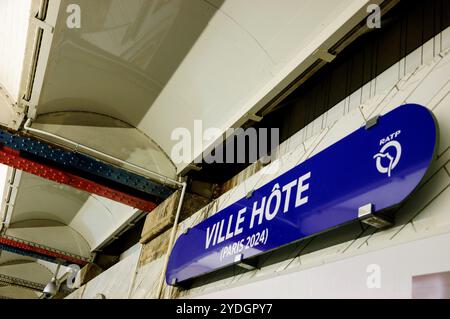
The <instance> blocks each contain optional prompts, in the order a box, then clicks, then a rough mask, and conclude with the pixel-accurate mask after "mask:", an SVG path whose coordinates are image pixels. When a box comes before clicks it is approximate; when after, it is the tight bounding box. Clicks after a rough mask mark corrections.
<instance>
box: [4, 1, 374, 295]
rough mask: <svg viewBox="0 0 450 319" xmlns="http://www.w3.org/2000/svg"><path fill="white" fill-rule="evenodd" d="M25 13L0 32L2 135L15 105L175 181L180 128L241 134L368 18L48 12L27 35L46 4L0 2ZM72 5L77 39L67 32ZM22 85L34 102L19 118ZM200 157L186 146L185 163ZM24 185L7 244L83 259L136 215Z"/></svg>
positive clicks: (38, 184)
mask: <svg viewBox="0 0 450 319" xmlns="http://www.w3.org/2000/svg"><path fill="white" fill-rule="evenodd" d="M30 1H31V2H30ZM19 2H21V5H23V7H22V8H19V9H20V10H19V11H20V14H19V15H17V16H16V18H15V19H9V20H8V21H6V20H5V21H0V32H1V36H2V38H1V41H0V86H2V87H5V86H6V87H7V90H8V91H9V92H10V93H11V94H10V97H9V98H7V99H6V98H5V94H3V95H2V94H0V125H2V126H6V127H8V128H9V129H13V130H17V129H18V127H19V124H20V122H22V121H21V118H20V116H19V115H18V113H20V110H19V112H17V111H15V109H13V108H12V107H11V105H13V104H14V103H15V102H19V105H18V107H21V106H24V107H25V106H26V107H28V113H27V115H28V116H29V117H30V118H32V119H33V122H32V127H33V128H35V129H40V130H44V131H47V132H50V133H53V134H56V135H59V136H61V137H64V138H67V139H70V140H73V141H75V142H77V143H81V144H84V145H86V146H89V147H91V148H93V149H95V150H97V151H101V152H104V153H106V154H109V155H111V156H114V157H116V158H119V159H121V160H123V161H127V162H129V163H132V164H136V165H139V166H141V167H144V168H146V169H148V170H151V171H154V172H157V173H160V174H162V175H165V176H168V177H171V178H175V177H176V175H177V173H179V172H182V171H184V170H186V168H187V167H188V165H189V161H188V162H186V163H173V159H172V158H171V150H172V147H173V146H174V144H175V143H176V142H177V141H176V140H172V133H173V131H174V129H176V128H186V129H188V130H189V131H190V132H191V134H193V133H194V127H193V126H194V121H195V120H197V119H200V120H202V126H203V128H204V129H205V128H210V127H214V128H219V129H220V131H221V132H224V131H225V130H226V129H227V128H229V127H232V126H239V125H240V124H242V123H243V122H245V121H246V119H248V118H249V117H252V116H253V115H254V114H255V113H256V112H257V111H258V110H259V109H260V108H262V107H263V106H264V105H266V104H267V103H268V102H269V101H270V100H272V99H273V98H274V97H275V96H276V95H277V94H278V93H279V92H280V91H281V90H282V89H284V88H285V87H286V86H287V85H288V84H289V83H291V82H292V81H293V80H294V79H295V78H296V77H297V76H299V75H300V74H301V73H302V72H303V71H305V70H306V69H308V67H310V66H311V65H312V64H313V63H314V62H316V61H317V60H318V59H320V58H321V57H322V58H323V52H326V51H327V50H328V49H329V48H330V47H331V46H332V45H334V44H335V43H336V42H337V41H339V40H340V39H341V38H343V37H344V35H345V34H346V33H347V32H348V31H350V30H351V29H352V28H353V27H354V26H355V25H356V24H358V23H359V22H360V21H361V20H362V19H363V18H364V16H366V14H367V12H366V5H367V3H368V2H369V1H367V0H320V1H316V0H281V1H274V0H258V1H251V0H189V1H187V0H169V1H167V0H50V1H49V5H48V10H47V17H46V19H45V21H35V20H33V18H32V19H31V20H32V21H34V22H35V23H28V20H29V17H30V15H31V16H33V17H34V16H35V13H36V12H35V11H33V10H37V8H39V7H40V6H39V4H40V3H41V1H40V0H20V1H16V0H0V8H1V9H2V10H5V11H3V12H2V11H1V10H0V17H2V13H4V12H7V11H8V10H10V9H11V8H12V6H13V4H14V5H16V3H19ZM372 2H373V1H372ZM375 2H381V1H375ZM73 4H77V5H79V7H80V9H81V11H80V13H81V15H80V18H81V28H79V29H77V28H73V29H71V28H68V26H67V24H66V22H67V18H68V17H69V15H70V12H69V13H68V12H67V9H68V6H69V5H73ZM17 5H18V4H17ZM17 8H18V7H17ZM30 8H31V13H30ZM69 11H70V10H69ZM8 12H9V11H8ZM19 16H20V17H19ZM8 17H9V15H8ZM0 20H2V19H0ZM37 28H41V29H40V30H41V31H42V34H43V35H42V43H41V44H40V47H39V56H38V59H37V66H36V73H35V74H33V76H32V77H30V74H25V73H26V72H21V70H22V69H25V70H26V69H27V68H26V67H25V68H24V66H28V67H29V66H30V61H28V60H27V55H28V56H29V57H30V56H32V54H31V52H32V48H33V46H34V42H33V41H34V40H35V38H34V37H33V36H32V35H34V34H35V33H36V30H37ZM27 29H28V43H27V47H28V48H29V50H28V51H29V52H28V51H27V50H25V48H26V46H25V42H24V41H25V40H26V38H27V32H26V30H27ZM24 30H25V31H24ZM30 35H31V36H30ZM12 44H14V45H12ZM16 49H17V51H14V50H16ZM15 52H16V53H15ZM325 56H326V54H325ZM24 57H25V59H24ZM327 58H329V56H327ZM13 66H14V67H13ZM8 72H9V73H8ZM22 73H24V74H22ZM28 78H30V79H33V83H32V84H33V85H32V91H31V96H30V100H29V101H27V102H23V104H24V105H21V100H20V99H21V97H22V96H24V95H25V92H26V91H27V90H26V88H27V86H26V85H25V84H26V83H25V82H26V81H21V79H28ZM0 93H1V92H0ZM11 97H13V98H11ZM17 117H19V119H20V120H18V119H17ZM22 124H23V122H22ZM30 134H32V133H31V132H30ZM38 135H39V134H38ZM39 137H41V138H43V137H45V138H47V139H48V137H46V136H41V135H40V136H39ZM50 142H57V141H56V140H50ZM58 142H60V141H58ZM61 143H62V144H64V143H63V142H61ZM209 143H213V141H209ZM65 146H73V145H65ZM207 146H208V145H207V144H206V143H205V144H204V145H202V144H198V143H195V144H194V143H193V151H192V153H191V154H190V156H189V158H190V161H192V160H194V159H195V158H197V157H198V155H199V154H201V152H202V151H203V150H204V149H205V148H206V147H207ZM91 155H95V156H98V154H91ZM103 160H106V161H108V159H107V158H106V159H105V158H104V159H103ZM114 164H117V163H114ZM19 175H20V174H19ZM20 176H21V177H20V178H19V177H18V178H17V179H16V180H14V181H11V183H12V184H13V185H11V186H10V185H9V183H7V187H8V188H9V187H11V189H12V191H11V192H12V193H11V194H12V195H11V196H12V198H13V199H15V201H12V202H11V203H9V206H8V207H9V208H8V209H6V210H4V211H3V212H2V213H1V214H0V216H2V215H4V217H5V222H6V226H7V229H6V230H5V229H3V230H4V231H5V232H6V235H9V236H13V237H17V238H20V239H23V240H26V241H30V242H33V243H37V244H40V245H44V246H48V247H51V248H55V249H59V250H61V251H64V252H67V253H70V254H75V255H79V256H82V257H88V256H89V255H90V253H91V252H92V251H93V250H95V249H97V248H98V247H101V246H102V245H103V244H105V242H107V241H108V239H109V238H111V237H112V236H113V235H114V234H115V232H116V231H117V230H118V229H119V228H121V227H123V226H126V225H127V224H128V223H129V222H132V221H133V219H135V218H137V216H138V215H140V213H141V212H139V211H137V210H136V209H132V208H130V207H127V206H124V205H122V204H118V203H115V202H112V201H110V200H107V199H104V198H100V197H98V196H94V195H90V194H88V193H85V192H81V191H78V190H75V189H73V188H70V187H67V186H62V185H59V184H57V183H54V182H51V181H48V180H44V179H41V178H38V177H35V176H32V175H30V174H27V173H22V174H21V175H20ZM5 211H6V212H7V214H5ZM0 273H1V269H0ZM0 295H1V291H0Z"/></svg>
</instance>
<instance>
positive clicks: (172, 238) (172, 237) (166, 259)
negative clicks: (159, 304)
mask: <svg viewBox="0 0 450 319" xmlns="http://www.w3.org/2000/svg"><path fill="white" fill-rule="evenodd" d="M186 187H187V183H186V182H183V188H182V189H181V195H180V200H179V201H178V207H177V212H176V214H175V220H174V222H173V227H172V231H171V233H170V239H169V246H168V247H167V253H166V256H165V257H164V266H163V271H162V273H161V277H160V278H159V283H158V288H157V290H156V291H157V298H158V299H161V293H162V289H163V286H164V280H165V277H166V271H167V265H168V264H169V256H170V253H171V252H172V246H173V242H174V241H175V235H176V233H177V231H176V229H177V226H178V220H179V218H180V212H181V207H182V206H183V201H184V194H185V193H186ZM150 293H151V291H150V292H149V293H148V294H147V297H149V295H150Z"/></svg>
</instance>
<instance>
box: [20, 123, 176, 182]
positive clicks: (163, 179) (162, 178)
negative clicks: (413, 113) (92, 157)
mask: <svg viewBox="0 0 450 319" xmlns="http://www.w3.org/2000/svg"><path fill="white" fill-rule="evenodd" d="M23 128H24V129H25V131H29V132H33V133H37V134H41V135H45V136H48V137H51V138H54V139H57V140H60V141H63V142H65V143H69V144H72V145H73V146H75V151H78V149H79V148H80V147H81V148H83V149H84V150H87V151H89V152H92V153H95V154H97V155H100V156H103V157H106V158H108V159H110V160H113V161H115V162H118V163H121V164H123V165H125V166H128V167H133V168H135V169H137V170H139V171H141V172H145V173H146V174H148V175H151V176H153V177H154V178H155V179H156V180H158V181H159V182H162V183H163V185H167V184H169V185H171V186H174V187H177V188H178V187H181V186H183V183H181V182H179V181H177V180H175V179H173V178H170V177H167V176H164V175H162V174H159V173H156V172H153V171H150V170H148V169H146V168H144V167H141V166H139V165H136V164H133V163H130V162H126V161H124V160H121V159H120V158H117V157H114V156H111V155H109V154H106V153H103V152H101V151H97V150H96V149H93V148H91V147H89V146H86V145H83V144H80V143H78V142H75V141H72V140H69V139H67V138H65V137H62V136H59V135H56V134H53V133H50V132H47V131H43V130H39V129H35V128H32V127H31V118H28V119H27V121H26V122H25V125H24V127H23ZM148 177H150V176H148Z"/></svg>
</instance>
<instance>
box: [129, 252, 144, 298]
mask: <svg viewBox="0 0 450 319" xmlns="http://www.w3.org/2000/svg"><path fill="white" fill-rule="evenodd" d="M142 247H144V245H143V244H141V243H139V254H138V258H137V261H136V266H135V267H134V272H133V275H132V277H131V282H130V287H128V294H127V299H130V297H131V293H132V292H133V288H134V283H135V282H136V276H137V273H138V267H139V261H140V260H141V255H142Z"/></svg>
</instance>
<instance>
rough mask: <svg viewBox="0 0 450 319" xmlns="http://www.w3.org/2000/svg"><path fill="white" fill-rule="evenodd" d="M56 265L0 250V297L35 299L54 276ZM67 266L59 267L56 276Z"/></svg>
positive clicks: (59, 276) (64, 272) (63, 272)
mask: <svg viewBox="0 0 450 319" xmlns="http://www.w3.org/2000/svg"><path fill="white" fill-rule="evenodd" d="M56 268H57V265H55V264H52V263H49V262H45V261H42V260H37V259H35V258H31V257H26V256H22V255H17V254H14V253H10V252H7V251H4V250H3V251H2V250H0V298H13V299H37V298H39V297H40V296H41V295H42V289H43V287H45V285H46V284H47V283H49V282H50V280H51V278H52V277H53V276H54V274H55V271H56ZM67 271H68V268H66V267H63V266H62V267H61V269H60V270H59V271H58V275H57V276H58V278H62V277H63V276H64V275H65V274H66V273H67Z"/></svg>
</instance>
